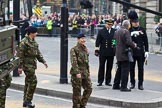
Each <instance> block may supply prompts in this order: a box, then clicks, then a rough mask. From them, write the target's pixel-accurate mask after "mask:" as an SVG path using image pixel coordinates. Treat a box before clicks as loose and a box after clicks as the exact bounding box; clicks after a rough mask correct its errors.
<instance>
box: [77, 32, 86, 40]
mask: <svg viewBox="0 0 162 108" xmlns="http://www.w3.org/2000/svg"><path fill="white" fill-rule="evenodd" d="M82 37H85V35H84V34H83V33H79V34H78V36H77V38H78V39H79V38H82Z"/></svg>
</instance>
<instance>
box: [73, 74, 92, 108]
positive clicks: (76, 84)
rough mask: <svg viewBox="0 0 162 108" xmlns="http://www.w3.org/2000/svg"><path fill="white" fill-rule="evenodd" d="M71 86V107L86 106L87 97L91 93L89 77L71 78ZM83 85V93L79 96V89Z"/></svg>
mask: <svg viewBox="0 0 162 108" xmlns="http://www.w3.org/2000/svg"><path fill="white" fill-rule="evenodd" d="M71 82H72V87H73V97H72V101H73V108H80V106H86V104H87V102H88V99H89V97H90V95H91V93H92V83H91V79H90V78H85V79H82V78H76V77H72V78H71ZM82 87H83V95H82V96H81V94H82V93H81V89H82Z"/></svg>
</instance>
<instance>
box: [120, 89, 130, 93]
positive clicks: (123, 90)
mask: <svg viewBox="0 0 162 108" xmlns="http://www.w3.org/2000/svg"><path fill="white" fill-rule="evenodd" d="M120 91H122V92H130V91H131V89H128V88H121V89H120Z"/></svg>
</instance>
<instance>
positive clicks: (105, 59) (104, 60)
mask: <svg viewBox="0 0 162 108" xmlns="http://www.w3.org/2000/svg"><path fill="white" fill-rule="evenodd" d="M113 61H114V56H99V71H98V83H103V81H104V76H105V64H106V78H105V84H108V83H110V82H111V70H112V67H113Z"/></svg>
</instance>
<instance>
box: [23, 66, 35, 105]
mask: <svg viewBox="0 0 162 108" xmlns="http://www.w3.org/2000/svg"><path fill="white" fill-rule="evenodd" d="M24 73H25V75H26V77H25V86H24V99H23V100H24V102H25V101H28V102H30V101H32V99H33V95H34V92H35V89H36V86H37V77H36V75H35V69H32V68H31V69H28V70H24Z"/></svg>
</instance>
